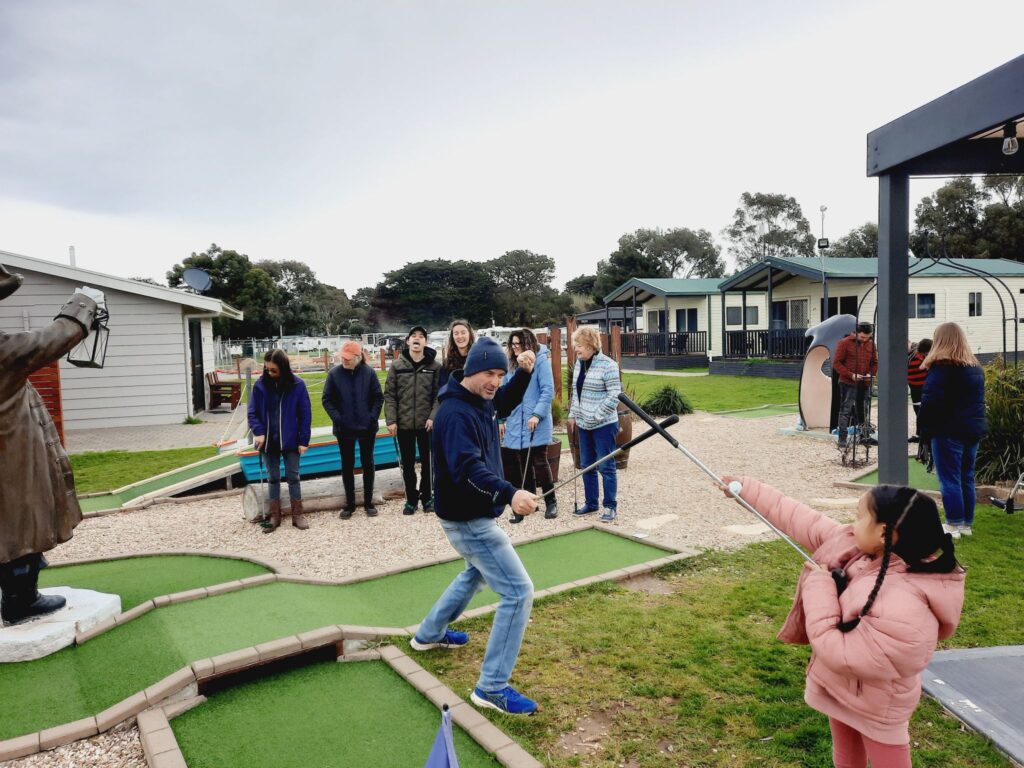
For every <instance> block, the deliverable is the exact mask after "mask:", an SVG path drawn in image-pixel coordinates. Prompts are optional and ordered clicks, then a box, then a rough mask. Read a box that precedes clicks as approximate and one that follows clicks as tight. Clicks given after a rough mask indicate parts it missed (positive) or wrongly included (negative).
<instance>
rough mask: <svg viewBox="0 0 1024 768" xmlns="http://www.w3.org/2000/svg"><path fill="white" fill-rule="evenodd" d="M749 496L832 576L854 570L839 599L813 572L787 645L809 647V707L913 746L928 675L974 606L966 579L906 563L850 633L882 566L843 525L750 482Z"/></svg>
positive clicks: (790, 620) (786, 633) (801, 586)
mask: <svg viewBox="0 0 1024 768" xmlns="http://www.w3.org/2000/svg"><path fill="white" fill-rule="evenodd" d="M742 483H743V491H742V492H741V494H740V495H741V496H742V497H743V499H745V500H746V501H747V502H749V503H750V505H751V506H752V507H754V509H756V510H757V511H758V512H760V513H761V514H763V515H764V516H765V517H766V518H768V519H769V520H770V521H771V522H772V524H773V525H775V526H776V527H777V528H779V529H780V530H782V531H785V532H786V533H787V534H788V535H789V536H791V537H792V538H793V539H795V540H796V541H797V542H799V543H800V544H801V545H802V546H803V547H805V548H806V549H808V550H810V551H811V552H813V557H814V560H815V562H817V563H820V564H822V565H824V566H826V567H827V568H828V569H829V570H831V569H832V568H836V567H842V568H844V569H845V570H846V575H847V580H848V585H847V588H846V590H845V591H844V592H843V594H842V595H839V596H838V597H837V595H836V586H835V582H834V581H833V580H832V577H831V575H830V574H829V573H828V572H826V571H810V570H807V569H804V570H803V572H802V573H801V575H800V581H799V583H798V585H797V591H796V598H795V600H794V603H793V608H792V609H791V610H790V612H789V616H788V617H787V619H786V622H785V624H784V625H783V627H782V630H781V631H780V632H779V639H780V640H782V641H784V642H787V643H809V644H810V646H811V662H810V664H809V665H808V667H807V687H806V689H805V691H804V700H805V701H806V702H807V703H808V705H810V706H811V707H812V708H813V709H816V710H817V711H819V712H823V713H824V714H826V715H828V716H830V717H834V718H836V719H837V720H839V721H841V722H843V723H846V724H847V725H849V726H851V727H853V728H856V729H857V730H858V731H860V732H861V733H862V734H864V735H865V736H867V737H868V738H871V739H874V740H875V741H879V742H882V743H883V744H907V743H908V742H909V741H910V734H909V732H908V730H907V726H908V724H909V722H910V716H911V715H912V714H913V713H914V709H915V708H916V707H917V703H918V701H919V700H920V698H921V671H922V670H923V669H924V668H925V667H926V666H928V662H929V661H930V660H931V657H932V653H933V652H934V651H935V645H936V643H937V642H938V641H939V640H945V639H946V638H948V637H950V636H951V635H952V634H953V632H954V631H955V630H956V626H957V624H958V623H959V621H960V610H961V608H962V607H963V602H964V572H963V570H962V569H960V568H957V569H956V570H955V571H954V572H952V573H941V574H938V573H910V572H908V571H907V565H906V563H905V562H903V560H901V559H900V558H899V557H898V556H897V555H895V554H894V555H892V558H891V560H890V563H889V570H888V571H887V572H886V576H885V580H884V581H883V582H882V586H881V588H880V589H879V591H878V596H877V597H876V598H875V602H874V604H873V605H872V606H871V610H870V611H868V613H867V615H866V616H864V617H863V618H862V619H861V621H860V624H858V625H857V626H856V627H855V628H854V629H852V630H851V631H849V632H846V633H844V632H840V631H839V630H838V629H837V628H836V624H838V623H839V621H840V620H843V621H846V620H849V619H852V618H854V617H855V616H857V614H858V613H859V612H860V610H861V608H863V607H864V604H865V603H866V602H867V599H868V595H869V594H870V592H871V589H872V588H873V587H874V584H875V578H876V577H877V576H878V568H879V565H880V563H881V558H880V557H878V558H874V557H871V556H869V555H865V554H864V553H862V552H861V551H860V550H859V549H858V548H857V545H856V544H855V543H854V537H853V526H852V525H842V524H840V523H838V522H836V521H835V520H832V519H831V518H828V517H826V516H825V515H823V514H821V513H820V512H817V511H815V510H813V509H811V508H810V507H808V506H807V505H805V504H801V503H800V502H798V501H794V500H793V499H791V498H789V497H788V496H785V495H783V494H782V493H780V492H779V491H777V490H776V489H774V488H772V487H771V486H768V485H764V484H763V483H760V482H758V481H757V480H754V479H753V478H749V477H744V478H742Z"/></svg>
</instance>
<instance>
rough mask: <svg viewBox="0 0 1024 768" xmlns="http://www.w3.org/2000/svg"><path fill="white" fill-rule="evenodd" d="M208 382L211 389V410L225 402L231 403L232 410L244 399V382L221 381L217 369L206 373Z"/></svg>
mask: <svg viewBox="0 0 1024 768" xmlns="http://www.w3.org/2000/svg"><path fill="white" fill-rule="evenodd" d="M206 384H207V386H208V387H209V389H210V410H211V411H212V410H213V409H214V408H219V407H220V406H221V405H223V404H224V403H229V404H230V405H231V410H234V409H235V408H237V407H238V401H239V400H241V399H242V382H240V381H221V380H220V377H219V376H218V375H217V372H216V371H213V372H212V373H208V374H206Z"/></svg>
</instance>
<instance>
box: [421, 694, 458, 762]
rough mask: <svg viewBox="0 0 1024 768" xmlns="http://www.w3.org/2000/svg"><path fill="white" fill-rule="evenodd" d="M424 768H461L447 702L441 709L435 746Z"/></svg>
mask: <svg viewBox="0 0 1024 768" xmlns="http://www.w3.org/2000/svg"><path fill="white" fill-rule="evenodd" d="M423 768H459V758H458V757H456V756H455V742H454V741H453V740H452V713H451V712H450V711H449V710H448V705H447V704H445V705H444V708H443V709H442V710H441V727H440V728H438V729H437V736H436V737H435V738H434V746H433V747H431V749H430V754H429V755H428V756H427V762H426V763H424V765H423Z"/></svg>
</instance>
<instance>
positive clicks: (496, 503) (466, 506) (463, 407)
mask: <svg viewBox="0 0 1024 768" xmlns="http://www.w3.org/2000/svg"><path fill="white" fill-rule="evenodd" d="M530 377H531V374H529V373H526V372H525V371H523V370H519V371H517V372H516V374H515V376H513V377H512V378H511V379H509V381H508V382H507V383H506V384H504V385H503V386H502V387H500V388H499V389H498V392H497V394H496V395H495V397H494V399H493V400H485V399H484V398H482V397H480V396H479V395H474V394H473V393H472V392H470V391H469V390H468V389H466V388H465V387H464V386H462V371H453V372H452V374H451V376H450V377H449V379H448V385H447V386H446V387H445V390H444V391H443V392H442V393H441V396H440V400H441V405H440V407H439V408H438V411H437V418H436V419H435V420H434V429H433V431H432V432H431V444H432V446H433V454H434V511H435V512H436V513H437V516H438V517H440V518H443V519H445V520H455V521H459V522H465V521H467V520H474V519H476V518H478V517H485V518H492V517H500V516H501V514H502V512H503V511H504V510H505V506H506V505H507V504H509V503H510V502H511V501H512V497H513V496H514V495H515V492H516V491H517V490H518V489H517V488H516V486H514V485H512V483H510V482H508V481H506V480H505V477H504V474H503V473H502V469H501V440H500V439H499V438H498V421H497V419H498V417H499V416H500V417H501V418H504V417H506V416H508V415H509V414H510V413H511V412H512V409H513V408H515V407H516V406H517V405H519V403H521V402H522V400H523V394H524V393H525V392H526V388H527V386H528V385H529V384H530Z"/></svg>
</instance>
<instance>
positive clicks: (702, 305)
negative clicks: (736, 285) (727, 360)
mask: <svg viewBox="0 0 1024 768" xmlns="http://www.w3.org/2000/svg"><path fill="white" fill-rule="evenodd" d="M710 299H711V329H710V333H709V334H708V354H709V355H711V356H713V357H718V356H720V355H721V354H722V351H721V348H722V295H721V294H720V293H713V294H711V295H710ZM642 306H643V310H644V317H646V316H647V313H648V312H657V311H661V310H664V309H665V298H664V297H663V296H655V297H654V298H652V299H648V300H647V301H646V302H644V303H643V305H642ZM725 306H726V307H727V308H728V307H742V306H743V296H742V294H739V293H729V294H727V295H726V297H725ZM750 307H757V322H756V323H750V324H748V325H747V330H748V331H759V330H761V331H763V330H765V329H766V328H767V327H768V315H767V309H766V307H767V302H766V299H765V295H764V294H763V293H753V292H751V293H748V294H747V308H748V309H749V308H750ZM677 309H696V310H697V330H698V331H707V330H708V296H669V298H668V332H669V333H676V332H677V331H678V328H677V327H676V310H677ZM726 330H728V331H742V330H743V325H742V324H739V325H729V326H727V327H726ZM654 332H657V328H655V329H654V330H653V331H652V333H654Z"/></svg>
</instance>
